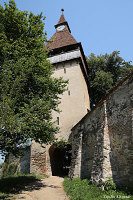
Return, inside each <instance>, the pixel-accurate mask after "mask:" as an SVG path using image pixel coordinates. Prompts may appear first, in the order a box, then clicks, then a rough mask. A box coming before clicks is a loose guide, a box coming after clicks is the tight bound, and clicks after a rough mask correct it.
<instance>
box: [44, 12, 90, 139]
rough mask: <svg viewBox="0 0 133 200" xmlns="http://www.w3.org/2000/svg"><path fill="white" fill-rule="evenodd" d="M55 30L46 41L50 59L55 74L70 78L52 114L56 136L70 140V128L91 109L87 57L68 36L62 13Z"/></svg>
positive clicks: (67, 27) (66, 78)
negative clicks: (57, 132) (48, 41)
mask: <svg viewBox="0 0 133 200" xmlns="http://www.w3.org/2000/svg"><path fill="white" fill-rule="evenodd" d="M55 28H56V32H55V34H54V35H53V36H52V37H51V39H50V40H51V43H49V44H48V49H49V51H50V53H49V58H48V59H49V60H50V62H51V63H52V64H53V65H54V66H55V72H54V76H55V77H63V79H65V80H69V83H68V90H67V91H66V92H64V94H63V95H62V96H61V104H60V105H59V109H60V110H61V111H62V112H61V113H60V114H57V113H53V118H54V121H55V120H57V124H58V125H59V127H60V132H59V134H58V135H57V137H58V138H59V139H60V138H64V139H66V140H68V139H69V135H70V132H71V128H72V127H73V126H74V125H75V124H76V123H77V122H78V121H79V120H81V118H82V117H83V116H84V115H85V114H86V113H87V112H88V110H90V104H89V95H88V88H87V70H86V60H85V56H84V52H83V49H82V46H81V43H78V42H77V41H76V40H75V39H74V37H73V36H72V35H71V30H70V27H69V25H68V23H67V21H66V20H65V18H64V15H63V14H62V15H61V17H60V19H59V21H58V24H56V25H55Z"/></svg>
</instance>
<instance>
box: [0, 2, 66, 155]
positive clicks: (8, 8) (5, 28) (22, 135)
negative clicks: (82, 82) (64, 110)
mask: <svg viewBox="0 0 133 200" xmlns="http://www.w3.org/2000/svg"><path fill="white" fill-rule="evenodd" d="M43 20H44V17H43V16H42V13H41V14H39V15H34V14H33V13H32V12H31V13H30V14H29V13H28V12H26V11H20V10H18V9H17V8H16V4H15V2H14V1H13V0H10V1H9V4H6V3H5V6H4V7H2V6H0V30H1V31H0V151H2V152H5V153H6V152H9V153H12V154H14V155H17V154H19V152H20V151H19V150H20V149H21V148H22V147H24V144H25V143H26V142H27V141H28V139H30V140H35V141H36V142H39V143H40V144H43V143H48V142H51V141H53V140H54V138H55V133H57V131H58V128H57V127H56V126H55V123H54V122H52V111H53V110H55V111H57V112H58V104H59V103H60V98H59V96H60V95H61V94H62V93H63V92H64V90H65V88H66V84H67V82H66V81H63V80H62V78H59V79H57V78H54V77H53V76H52V75H53V66H52V65H51V64H50V63H49V61H48V60H47V53H46V50H45V47H44V43H46V41H47V39H46V33H45V32H44V23H43Z"/></svg>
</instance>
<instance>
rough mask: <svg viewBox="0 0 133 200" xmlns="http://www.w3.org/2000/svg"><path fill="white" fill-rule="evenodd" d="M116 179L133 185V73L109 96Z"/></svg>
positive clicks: (108, 109)
mask: <svg viewBox="0 0 133 200" xmlns="http://www.w3.org/2000/svg"><path fill="white" fill-rule="evenodd" d="M107 117H108V130H109V136H110V145H111V156H110V161H111V166H112V173H113V179H114V181H115V182H116V183H117V184H119V185H121V186H130V185H132V186H133V135H132V134H133V127H132V123H133V119H132V117H133V73H132V74H131V75H130V76H129V77H128V79H126V80H125V81H124V82H123V83H122V84H121V85H120V86H119V87H118V88H117V89H116V90H115V91H114V92H112V93H111V94H110V95H109V96H108V98H107Z"/></svg>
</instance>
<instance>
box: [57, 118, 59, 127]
mask: <svg viewBox="0 0 133 200" xmlns="http://www.w3.org/2000/svg"><path fill="white" fill-rule="evenodd" d="M57 125H59V117H57Z"/></svg>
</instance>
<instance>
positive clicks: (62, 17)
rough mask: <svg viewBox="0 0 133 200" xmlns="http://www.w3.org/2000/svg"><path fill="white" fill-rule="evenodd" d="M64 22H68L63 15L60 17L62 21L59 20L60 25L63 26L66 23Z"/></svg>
mask: <svg viewBox="0 0 133 200" xmlns="http://www.w3.org/2000/svg"><path fill="white" fill-rule="evenodd" d="M64 22H66V20H65V17H64V15H63V14H62V15H61V16H60V19H59V21H58V24H62V23H64Z"/></svg>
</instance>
